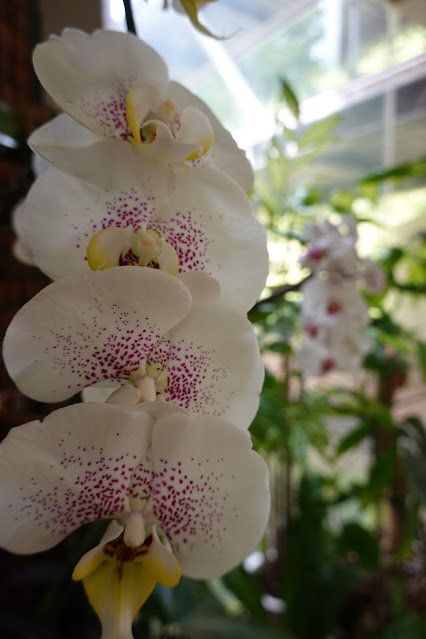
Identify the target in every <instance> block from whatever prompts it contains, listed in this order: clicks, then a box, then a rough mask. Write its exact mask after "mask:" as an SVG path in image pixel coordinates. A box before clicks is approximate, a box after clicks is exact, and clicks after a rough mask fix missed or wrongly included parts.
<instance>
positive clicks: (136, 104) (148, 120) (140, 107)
mask: <svg viewBox="0 0 426 639" xmlns="http://www.w3.org/2000/svg"><path fill="white" fill-rule="evenodd" d="M150 100H151V95H150V92H149V90H148V89H147V88H146V87H139V86H137V85H136V86H133V87H132V88H131V89H130V91H129V92H128V94H127V97H126V118H127V123H128V125H129V129H130V132H131V135H129V136H128V139H129V141H130V142H131V143H132V144H136V145H141V144H151V143H153V142H154V141H155V140H156V139H157V135H158V133H159V131H158V127H159V126H160V124H159V123H161V124H162V125H165V127H167V129H168V136H167V135H166V136H164V135H163V136H162V138H161V142H159V147H160V148H161V150H162V152H163V153H164V154H165V156H166V157H167V154H168V152H170V151H171V147H172V146H173V143H175V144H176V143H181V144H182V146H183V149H185V148H186V149H187V150H186V151H184V153H183V156H179V157H181V160H183V162H191V161H193V160H196V159H198V158H200V157H201V156H203V155H205V154H206V153H207V151H208V150H209V149H210V147H211V146H212V144H213V143H214V140H215V136H214V132H213V128H212V126H211V124H210V120H209V118H208V117H207V116H206V115H204V113H202V112H201V111H200V110H199V109H197V108H195V107H192V106H189V107H186V108H185V109H184V110H183V112H182V113H181V114H180V113H179V112H178V111H177V109H176V106H175V104H174V103H173V102H172V101H171V100H165V101H164V102H162V103H161V104H160V106H159V107H158V108H157V110H155V111H152V110H150V109H149V104H150ZM191 147H192V148H191ZM171 157H175V158H176V157H177V156H175V155H174V154H171Z"/></svg>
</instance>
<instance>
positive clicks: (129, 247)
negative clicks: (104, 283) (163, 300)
mask: <svg viewBox="0 0 426 639" xmlns="http://www.w3.org/2000/svg"><path fill="white" fill-rule="evenodd" d="M87 263H88V265H89V267H90V268H91V269H92V271H103V270H105V269H108V268H112V267H114V266H148V267H151V268H159V269H160V270H162V271H165V272H166V273H170V274H171V275H178V273H179V259H178V256H177V253H176V251H175V249H174V248H173V246H172V245H171V244H170V243H169V242H167V241H166V240H164V239H163V238H162V237H161V236H160V235H159V234H158V233H157V232H156V231H152V230H144V229H141V230H139V231H135V232H134V231H133V230H132V228H131V227H126V228H121V227H118V226H109V227H107V228H106V229H102V230H100V231H98V232H97V233H95V234H94V235H93V236H92V237H91V239H90V242H89V244H88V246H87Z"/></svg>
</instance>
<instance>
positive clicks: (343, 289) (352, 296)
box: [301, 276, 369, 336]
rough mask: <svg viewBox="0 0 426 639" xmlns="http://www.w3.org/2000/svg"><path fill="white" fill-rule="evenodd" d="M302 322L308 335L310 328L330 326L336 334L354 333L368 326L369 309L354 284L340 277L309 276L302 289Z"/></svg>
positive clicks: (310, 331) (310, 332)
mask: <svg viewBox="0 0 426 639" xmlns="http://www.w3.org/2000/svg"><path fill="white" fill-rule="evenodd" d="M301 291H302V293H303V305H302V320H303V323H304V325H305V326H306V328H307V332H308V333H309V334H311V336H313V335H312V331H313V327H314V326H316V327H318V328H320V327H332V328H333V330H335V331H338V330H339V328H341V329H342V330H343V331H347V330H348V327H353V328H354V330H357V329H359V328H360V327H363V326H366V325H367V324H368V320H369V317H368V307H367V304H366V303H365V301H364V300H363V298H362V296H361V295H360V293H359V291H358V289H357V287H356V284H355V282H352V281H345V280H343V279H341V278H340V277H325V278H322V277H318V276H313V277H311V278H310V279H309V280H308V281H307V282H306V283H305V284H303V286H302V287H301Z"/></svg>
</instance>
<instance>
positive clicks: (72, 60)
mask: <svg viewBox="0 0 426 639" xmlns="http://www.w3.org/2000/svg"><path fill="white" fill-rule="evenodd" d="M33 61H34V68H35V71H36V73H37V75H38V78H39V80H40V82H41V84H42V85H43V86H44V88H45V89H46V91H47V92H48V93H49V94H50V96H51V97H52V98H53V100H54V101H55V102H56V103H57V104H58V105H59V106H60V107H61V108H62V109H63V110H64V111H65V112H67V113H69V114H70V115H71V116H72V117H73V118H74V119H75V120H77V121H78V122H80V124H82V125H83V126H85V127H87V128H88V129H90V130H91V131H93V132H94V133H97V134H98V135H101V136H106V137H112V136H120V135H128V133H129V132H130V131H129V126H128V123H127V119H126V96H127V93H128V91H129V90H130V89H131V87H133V86H134V85H138V86H146V87H147V92H148V95H149V97H150V100H149V102H150V103H151V104H152V105H153V104H154V103H155V102H156V100H157V99H159V98H160V96H161V93H162V91H163V89H164V86H165V85H166V83H167V80H168V77H167V76H168V73H167V67H166V65H165V63H164V61H163V60H162V58H161V57H160V56H159V55H158V54H157V53H156V52H155V51H154V50H153V49H151V47H149V46H148V45H147V44H145V43H144V42H142V41H141V40H139V39H138V38H137V37H136V36H133V35H131V34H128V33H126V34H124V33H119V32H114V31H95V32H94V33H93V34H91V35H88V34H86V33H83V32H82V31H78V30H76V29H68V30H65V31H64V32H63V35H62V37H57V36H52V37H51V38H50V39H49V40H47V41H46V42H43V43H42V44H39V45H38V46H37V47H36V48H35V50H34V55H33ZM88 61H89V63H88ZM146 106H147V107H149V103H148V104H147V105H146Z"/></svg>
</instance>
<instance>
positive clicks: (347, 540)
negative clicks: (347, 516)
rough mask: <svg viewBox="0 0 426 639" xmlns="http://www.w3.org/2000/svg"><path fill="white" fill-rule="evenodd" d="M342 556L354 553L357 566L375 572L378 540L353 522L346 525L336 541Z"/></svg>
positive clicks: (377, 557) (378, 553)
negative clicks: (356, 557)
mask: <svg viewBox="0 0 426 639" xmlns="http://www.w3.org/2000/svg"><path fill="white" fill-rule="evenodd" d="M337 547H338V550H339V552H340V553H341V554H342V555H345V554H347V553H353V552H355V553H356V555H357V556H358V561H359V565H360V566H361V568H364V569H365V570H377V568H378V567H379V563H380V550H379V543H378V540H377V539H376V538H375V537H374V536H373V535H372V534H371V533H370V532H369V531H368V530H366V529H365V528H363V527H362V526H360V525H359V524H357V523H355V522H350V523H348V524H346V525H345V526H344V527H343V529H342V532H341V535H340V537H339V539H338V540H337Z"/></svg>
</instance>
